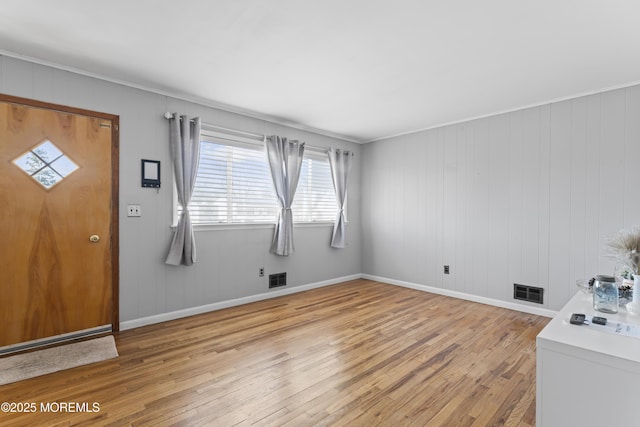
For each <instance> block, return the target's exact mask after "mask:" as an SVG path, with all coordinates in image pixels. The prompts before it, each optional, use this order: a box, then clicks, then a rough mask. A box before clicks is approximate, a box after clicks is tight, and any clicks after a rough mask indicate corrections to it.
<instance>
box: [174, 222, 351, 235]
mask: <svg viewBox="0 0 640 427" xmlns="http://www.w3.org/2000/svg"><path fill="white" fill-rule="evenodd" d="M347 224H348V221H347ZM273 227H274V224H273V223H259V224H196V225H194V226H193V231H194V232H196V233H199V232H201V231H224V230H264V229H273ZM315 227H333V221H318V222H296V223H294V224H293V228H315ZM171 229H172V230H175V229H176V225H172V226H171Z"/></svg>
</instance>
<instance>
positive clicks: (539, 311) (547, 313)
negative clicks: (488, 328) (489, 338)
mask: <svg viewBox="0 0 640 427" xmlns="http://www.w3.org/2000/svg"><path fill="white" fill-rule="evenodd" d="M361 277H362V278H363V279H369V280H374V281H376V282H382V283H388V284H390V285H396V286H402V287H404V288H411V289H416V290H418V291H424V292H431V293H433V294H438V295H445V296H448V297H453V298H459V299H463V300H467V301H473V302H479V303H481V304H487V305H493V306H495V307H502V308H508V309H510V310H515V311H521V312H524V313H529V314H535V315H537V316H544V317H554V316H555V315H556V314H558V313H557V312H555V311H553V310H549V309H546V308H539V307H531V306H528V305H524V304H517V303H513V302H507V301H501V300H497V299H493V298H487V297H481V296H477V295H471V294H465V293H463V292H457V291H450V290H448V289H442V288H435V287H433V286H427V285H419V284H417V283H412V282H405V281H402V280H395V279H389V278H388V277H379V276H372V275H371V274H362V275H361Z"/></svg>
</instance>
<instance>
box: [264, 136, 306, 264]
mask: <svg viewBox="0 0 640 427" xmlns="http://www.w3.org/2000/svg"><path fill="white" fill-rule="evenodd" d="M265 147H266V151H267V161H268V162H269V169H270V170H271V178H272V181H273V187H274V189H275V191H276V198H277V199H278V205H279V206H280V211H279V212H278V221H277V222H276V228H275V231H274V233H273V240H272V241H271V249H270V252H271V253H273V254H276V255H282V256H289V255H290V254H291V253H293V215H292V213H291V204H292V203H293V197H294V195H295V194H296V188H297V187H298V179H299V178H300V169H301V168H302V155H303V154H304V142H302V143H301V142H298V141H288V140H287V138H280V137H279V136H268V137H267V138H266V139H265Z"/></svg>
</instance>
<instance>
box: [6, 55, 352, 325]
mask: <svg viewBox="0 0 640 427" xmlns="http://www.w3.org/2000/svg"><path fill="white" fill-rule="evenodd" d="M0 92H2V93H6V94H9V95H15V96H20V97H25V98H31V99H37V100H40V101H45V102H51V103H56V104H62V105H69V106H72V107H77V108H85V109H89V110H95V111H101V112H106V113H111V114H117V115H119V116H120V216H119V218H120V320H121V321H124V322H131V321H136V320H138V319H144V318H151V317H154V316H161V315H163V314H166V313H172V312H178V311H185V310H186V311H188V310H189V309H191V308H195V307H201V306H208V305H215V304H217V303H224V302H227V301H231V300H238V299H243V298H249V297H252V296H256V295H262V294H265V293H268V292H271V291H273V290H269V288H268V275H269V274H273V273H280V272H287V278H288V284H287V289H291V288H295V287H298V286H303V285H310V284H311V285H313V284H318V283H323V282H327V281H331V280H333V279H340V278H342V277H345V276H350V275H359V274H360V272H361V271H362V270H361V250H360V223H359V220H360V164H361V163H360V162H361V156H360V149H361V146H360V145H358V144H354V143H351V142H346V141H341V140H338V139H335V138H330V137H327V136H323V135H319V134H315V133H311V132H305V131H302V130H299V129H294V128H289V127H286V126H281V125H277V124H274V123H270V122H266V121H262V120H258V119H255V118H252V117H247V116H243V115H240V114H233V113H230V112H226V111H222V110H217V109H215V108H209V107H206V106H203V105H200V104H196V103H193V102H187V101H184V100H180V99H177V98H173V97H170V96H165V95H161V94H158V93H153V92H150V91H146V90H140V89H136V88H132V87H129V86H124V85H121V84H116V83H113V82H108V81H105V80H101V79H97V78H92V77H87V76H84V75H79V74H76V73H72V72H69V71H64V70H60V69H56V68H52V67H48V66H44V65H41V64H35V63H31V62H27V61H22V60H19V59H15V58H10V57H6V56H0ZM167 111H171V112H180V113H182V114H188V115H190V116H200V117H201V118H202V121H203V122H204V123H207V124H213V125H218V126H223V127H226V128H231V129H237V130H243V131H246V132H253V133H258V134H264V133H266V134H278V135H282V136H287V137H289V138H291V139H300V140H303V141H306V142H307V143H309V145H313V146H317V147H327V148H328V147H336V148H343V149H349V150H353V151H354V152H355V157H354V165H353V169H352V173H351V177H350V182H349V202H348V203H349V212H348V214H349V225H348V233H349V234H348V240H349V247H348V248H345V249H333V248H331V247H330V241H331V231H332V227H331V225H322V226H310V227H304V226H303V227H296V229H295V231H294V233H295V249H296V250H295V253H294V254H293V255H292V256H290V257H279V256H276V255H272V254H270V253H269V245H270V243H271V237H272V234H273V227H269V226H262V227H257V228H256V227H245V228H233V229H230V228H226V229H219V230H215V231H198V232H196V244H197V251H198V262H197V264H196V265H195V266H194V267H182V266H180V267H174V266H168V265H166V264H165V263H164V259H165V257H166V254H167V249H168V247H169V243H170V241H171V238H172V231H171V229H170V225H171V223H172V221H173V203H174V199H173V191H172V187H173V184H172V178H171V176H172V175H171V163H170V155H169V130H168V122H167V120H166V119H165V118H164V117H163V116H164V113H165V112H167ZM142 158H145V159H153V160H160V161H161V162H162V188H160V189H159V190H158V191H156V190H155V189H149V188H141V186H140V159H142ZM0 167H2V166H0ZM128 204H138V205H141V207H142V217H140V218H129V217H127V216H126V207H127V205H128ZM0 244H2V242H1V237H0ZM260 267H264V268H265V273H266V276H265V277H258V271H259V268H260Z"/></svg>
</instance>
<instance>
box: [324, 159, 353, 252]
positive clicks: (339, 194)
mask: <svg viewBox="0 0 640 427" xmlns="http://www.w3.org/2000/svg"><path fill="white" fill-rule="evenodd" d="M327 154H328V156H329V165H330V166H331V178H332V180H333V189H334V190H335V193H336V202H337V203H338V216H337V217H336V220H335V223H334V224H333V235H332V236H331V247H333V248H344V247H346V246H347V225H346V222H345V217H344V203H345V200H347V182H348V179H349V170H350V169H351V160H350V159H351V157H352V153H351V152H350V151H345V150H338V149H334V148H332V149H331V150H329V152H328V153H327Z"/></svg>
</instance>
